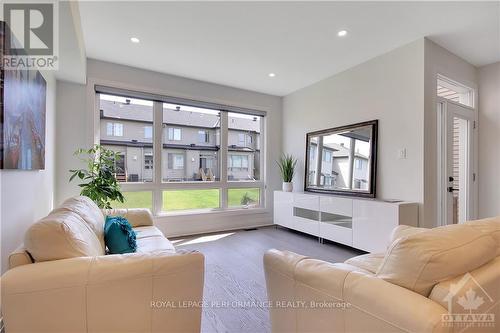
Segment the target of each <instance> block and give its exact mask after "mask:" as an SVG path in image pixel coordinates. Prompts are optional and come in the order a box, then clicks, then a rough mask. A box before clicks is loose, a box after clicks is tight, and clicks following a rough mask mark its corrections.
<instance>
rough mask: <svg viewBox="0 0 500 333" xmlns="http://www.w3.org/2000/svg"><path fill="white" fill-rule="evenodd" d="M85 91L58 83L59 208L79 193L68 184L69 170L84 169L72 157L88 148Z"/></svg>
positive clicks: (79, 85) (57, 168)
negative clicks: (78, 150) (76, 152)
mask: <svg viewBox="0 0 500 333" xmlns="http://www.w3.org/2000/svg"><path fill="white" fill-rule="evenodd" d="M85 89H86V88H85V85H82V84H78V83H71V82H66V81H57V111H56V131H57V146H56V174H57V177H56V187H55V196H54V197H55V204H56V205H60V204H61V203H62V202H63V201H64V200H65V199H67V198H69V197H71V196H73V195H75V194H78V193H79V187H78V186H77V183H76V182H73V183H69V177H70V173H69V170H71V169H77V168H80V167H82V165H81V163H80V161H79V159H78V158H77V157H75V156H74V155H73V153H74V152H75V150H77V149H78V148H84V147H87V146H88V139H87V138H86V137H85V133H86V128H87V127H86V124H87V121H88V119H87V118H88V117H87V116H86V114H85V112H86V111H85V110H86V100H85V98H86V92H85Z"/></svg>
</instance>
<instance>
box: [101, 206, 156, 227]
mask: <svg viewBox="0 0 500 333" xmlns="http://www.w3.org/2000/svg"><path fill="white" fill-rule="evenodd" d="M102 213H103V214H104V216H107V215H110V216H123V217H124V218H126V219H127V220H128V222H129V223H130V224H131V225H132V228H135V227H141V226H148V225H153V215H152V214H151V211H150V210H149V209H147V208H116V209H102Z"/></svg>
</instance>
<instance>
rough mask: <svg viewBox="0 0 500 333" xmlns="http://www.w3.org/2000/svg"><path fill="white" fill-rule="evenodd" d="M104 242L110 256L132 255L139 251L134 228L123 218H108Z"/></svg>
mask: <svg viewBox="0 0 500 333" xmlns="http://www.w3.org/2000/svg"><path fill="white" fill-rule="evenodd" d="M104 242H105V243H106V246H107V247H108V251H109V253H110V254H122V253H132V252H135V251H136V250H137V241H136V235H135V232H134V230H132V226H131V225H130V223H129V222H128V221H127V219H126V218H124V217H121V216H106V223H105V225H104Z"/></svg>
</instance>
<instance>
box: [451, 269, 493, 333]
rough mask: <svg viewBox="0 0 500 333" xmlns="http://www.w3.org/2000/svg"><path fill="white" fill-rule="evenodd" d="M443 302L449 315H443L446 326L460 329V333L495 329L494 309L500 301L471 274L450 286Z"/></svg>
mask: <svg viewBox="0 0 500 333" xmlns="http://www.w3.org/2000/svg"><path fill="white" fill-rule="evenodd" d="M443 301H444V302H446V303H447V306H448V313H447V314H443V315H442V323H443V325H444V326H447V327H453V328H455V329H457V328H458V329H460V330H459V332H468V331H469V330H468V329H469V328H471V329H473V331H476V330H477V331H479V332H480V329H481V328H489V329H490V330H491V328H492V327H495V314H494V313H493V309H494V308H495V307H496V306H498V302H499V300H495V299H493V298H492V297H491V296H490V295H489V294H488V292H487V291H486V290H485V289H484V288H483V287H482V286H481V285H480V284H479V283H478V281H477V280H476V279H474V277H473V276H472V275H471V274H470V273H467V274H465V275H464V276H463V277H462V278H461V279H460V280H459V281H458V282H457V283H452V284H450V288H449V292H448V294H447V295H446V296H445V297H444V299H443Z"/></svg>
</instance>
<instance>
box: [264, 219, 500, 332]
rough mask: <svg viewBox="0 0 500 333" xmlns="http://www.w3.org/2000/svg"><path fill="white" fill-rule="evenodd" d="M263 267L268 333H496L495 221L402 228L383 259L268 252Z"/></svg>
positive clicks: (499, 239)
mask: <svg viewBox="0 0 500 333" xmlns="http://www.w3.org/2000/svg"><path fill="white" fill-rule="evenodd" d="M264 266H265V273H266V282H267V291H268V297H269V301H270V304H271V308H270V316H271V326H272V331H273V332H415V333H424V332H500V217H498V218H492V219H485V220H478V221H471V222H467V223H466V224H462V225H452V226H446V227H440V228H435V229H422V228H414V227H408V226H399V227H397V228H396V229H395V230H394V231H393V234H392V237H391V240H390V242H389V245H388V248H387V251H386V253H378V254H366V255H361V256H358V257H354V258H352V259H349V260H347V261H346V262H345V263H338V264H331V263H327V262H324V261H321V260H315V259H309V258H307V257H304V256H301V255H298V254H295V253H291V252H287V251H278V250H270V251H268V252H267V253H266V254H265V256H264ZM469 273H470V274H469ZM469 296H470V297H469ZM462 297H464V298H463V299H462ZM463 306H465V307H466V308H467V307H468V308H469V309H468V310H467V309H466V308H464V307H463ZM343 307H344V308H343ZM450 314H452V315H462V314H465V315H463V316H460V317H459V316H455V317H454V318H456V320H457V321H455V322H451V319H450V318H453V317H451V316H450ZM468 314H474V315H476V314H479V315H481V314H488V316H484V317H468ZM491 315H492V316H491ZM471 318H472V320H473V321H474V322H466V321H464V320H469V319H471ZM492 318H493V321H494V322H493V325H492V323H491V322H489V320H491V319H492ZM467 325H469V326H470V327H467Z"/></svg>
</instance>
